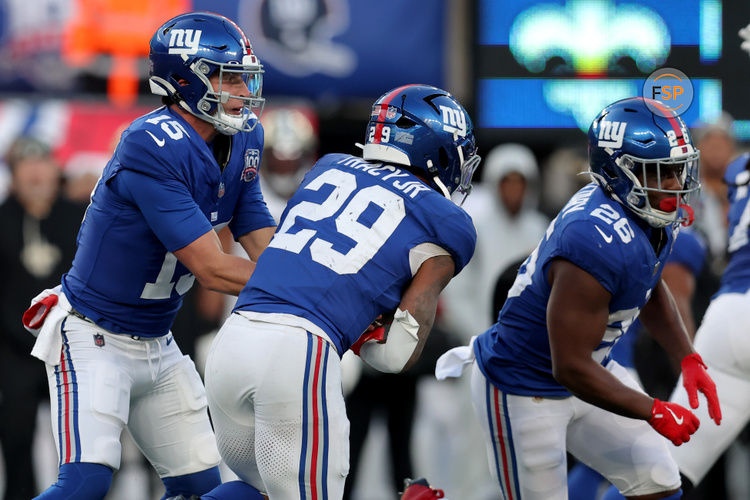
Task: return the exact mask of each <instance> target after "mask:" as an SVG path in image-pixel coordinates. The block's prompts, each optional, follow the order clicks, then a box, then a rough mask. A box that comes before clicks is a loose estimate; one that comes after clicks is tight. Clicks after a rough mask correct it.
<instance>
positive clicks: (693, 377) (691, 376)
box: [680, 352, 721, 425]
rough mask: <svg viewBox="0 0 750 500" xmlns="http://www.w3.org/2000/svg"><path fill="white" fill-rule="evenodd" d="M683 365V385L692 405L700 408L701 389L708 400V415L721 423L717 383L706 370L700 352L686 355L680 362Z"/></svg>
mask: <svg viewBox="0 0 750 500" xmlns="http://www.w3.org/2000/svg"><path fill="white" fill-rule="evenodd" d="M680 365H681V366H682V385H684V386H685V390H686V391H687V394H688V400H689V401H690V407H691V408H693V409H695V408H698V391H701V392H702V393H703V395H704V396H706V399H707V400H708V416H709V417H711V418H712V419H713V420H714V422H716V425H719V424H720V423H721V407H720V406H719V396H717V394H716V384H714V381H713V380H711V377H710V376H709V375H708V373H707V372H706V370H707V369H708V367H707V366H706V364H705V363H704V362H703V360H702V359H701V356H700V354H698V353H695V352H694V353H693V354H690V355H688V356H685V357H684V358H683V360H682V363H680Z"/></svg>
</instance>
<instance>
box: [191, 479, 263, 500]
mask: <svg viewBox="0 0 750 500" xmlns="http://www.w3.org/2000/svg"><path fill="white" fill-rule="evenodd" d="M238 498H241V499H243V500H263V495H261V494H260V492H259V491H258V490H256V489H255V488H253V487H252V486H250V485H249V484H247V483H244V482H242V481H230V482H228V483H224V484H220V485H219V486H217V487H216V488H214V489H213V490H211V491H209V492H208V493H206V494H205V495H203V496H202V497H201V500H235V499H238Z"/></svg>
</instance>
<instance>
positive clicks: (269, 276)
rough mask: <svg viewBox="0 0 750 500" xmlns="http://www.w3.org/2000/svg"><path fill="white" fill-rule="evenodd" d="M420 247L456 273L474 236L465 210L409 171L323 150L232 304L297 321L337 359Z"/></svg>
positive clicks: (403, 282) (391, 293) (386, 300)
mask: <svg viewBox="0 0 750 500" xmlns="http://www.w3.org/2000/svg"><path fill="white" fill-rule="evenodd" d="M422 243H432V244H435V245H438V246H440V247H442V248H443V249H444V250H446V251H447V252H449V253H450V255H451V257H452V258H453V261H454V263H455V272H456V273H458V272H459V271H460V270H461V269H462V268H463V267H464V266H465V265H466V263H467V262H468V261H469V259H470V258H471V256H472V254H473V253H474V245H475V243H476V232H475V230H474V225H473V223H472V221H471V218H470V217H469V216H468V215H467V214H466V212H464V211H463V210H462V209H461V208H460V207H458V206H456V205H455V204H454V203H453V202H452V201H450V200H448V199H447V198H445V197H444V196H442V195H441V194H439V193H438V192H437V191H435V190H433V189H432V188H430V187H428V186H427V185H425V184H424V183H423V182H421V181H420V180H419V179H417V178H416V177H415V176H414V175H412V174H411V173H409V172H406V171H404V170H401V169H399V168H396V167H393V166H390V165H382V164H377V163H368V162H365V161H364V160H362V159H361V158H356V157H354V156H350V155H343V154H331V155H326V156H324V157H323V158H321V159H320V160H319V161H318V163H317V164H316V165H315V166H314V167H313V169H312V170H311V171H310V172H308V174H307V175H306V176H305V179H304V181H303V182H302V184H301V185H300V188H299V189H298V190H297V192H296V193H295V194H294V196H293V197H292V198H291V199H290V200H289V203H288V204H287V207H286V209H285V210H284V213H283V214H282V217H281V222H280V224H279V228H278V229H277V231H276V235H275V236H274V238H273V240H271V243H270V245H269V246H268V248H267V249H266V250H265V251H264V252H263V254H262V255H261V257H260V259H259V261H258V265H257V267H256V268H255V271H253V275H252V277H251V278H250V281H249V282H248V283H247V286H245V288H244V289H243V290H242V293H241V294H240V296H239V299H238V300H237V306H236V310H243V311H255V312H261V313H285V314H292V315H295V316H298V317H301V318H303V319H305V320H307V321H309V322H312V323H313V324H314V325H315V326H317V327H318V328H320V329H321V330H322V331H323V332H324V333H325V334H326V335H328V337H329V338H330V339H331V341H332V342H333V343H334V344H335V346H336V350H337V351H338V353H339V355H343V353H344V352H345V351H346V350H347V349H348V348H349V347H350V346H351V345H352V344H353V343H354V342H355V341H356V340H357V339H358V338H359V336H360V335H361V334H362V332H364V330H365V329H366V328H367V326H368V325H369V324H370V323H371V322H372V321H373V320H374V319H375V318H376V317H377V316H378V315H379V314H382V313H388V312H392V311H393V310H394V309H395V308H396V307H397V306H398V304H399V303H400V302H401V294H402V292H403V291H404V289H405V287H406V286H407V285H408V283H409V281H410V280H411V278H412V270H411V267H410V262H409V256H410V250H411V249H412V248H414V247H416V246H417V245H420V244H422Z"/></svg>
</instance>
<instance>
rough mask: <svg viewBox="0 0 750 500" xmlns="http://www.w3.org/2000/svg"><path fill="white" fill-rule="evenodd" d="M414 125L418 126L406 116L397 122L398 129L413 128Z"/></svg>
mask: <svg viewBox="0 0 750 500" xmlns="http://www.w3.org/2000/svg"><path fill="white" fill-rule="evenodd" d="M414 125H416V123H415V122H414V121H413V120H410V119H409V118H407V117H405V116H402V117H401V118H399V119H398V120H396V126H397V127H398V128H411V127H413V126H414Z"/></svg>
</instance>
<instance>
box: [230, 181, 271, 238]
mask: <svg viewBox="0 0 750 500" xmlns="http://www.w3.org/2000/svg"><path fill="white" fill-rule="evenodd" d="M239 182H241V183H242V188H241V192H240V197H239V199H238V200H237V207H236V208H235V211H234V216H233V217H232V221H231V222H230V223H229V229H230V230H231V231H232V234H233V235H234V238H235V239H238V238H239V237H240V236H242V235H244V234H247V233H249V232H251V231H255V230H256V229H261V228H264V227H273V226H275V225H276V221H275V220H274V218H273V216H271V212H269V211H268V207H267V206H266V202H265V200H264V199H263V194H262V193H261V190H260V182H259V176H258V175H256V176H255V178H254V179H252V180H251V181H249V182H247V181H245V180H240V181H239Z"/></svg>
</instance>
